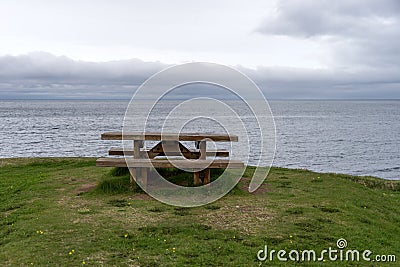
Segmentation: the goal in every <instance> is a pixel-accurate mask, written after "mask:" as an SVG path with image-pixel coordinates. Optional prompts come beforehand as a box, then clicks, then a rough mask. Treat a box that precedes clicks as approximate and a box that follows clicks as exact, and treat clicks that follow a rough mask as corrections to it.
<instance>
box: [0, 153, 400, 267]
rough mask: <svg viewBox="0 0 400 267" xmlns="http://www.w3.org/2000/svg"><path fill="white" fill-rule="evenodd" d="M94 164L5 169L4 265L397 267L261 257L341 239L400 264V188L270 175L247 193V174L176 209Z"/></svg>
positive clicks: (0, 194) (18, 164) (0, 179)
mask: <svg viewBox="0 0 400 267" xmlns="http://www.w3.org/2000/svg"><path fill="white" fill-rule="evenodd" d="M94 165H95V159H89V158H88V159H82V158H79V159H73V158H55V159H1V160H0V212H1V215H0V216H1V217H0V248H1V249H0V265H2V266H3V265H5V266H19V265H22V266H27V265H29V266H31V265H39V266H44V265H49V266H55V265H58V266H80V265H85V266H86V265H88V266H98V265H107V266H188V265H189V266H259V265H261V266H285V265H287V266H293V265H300V266H349V265H353V266H397V264H398V263H390V262H386V263H378V262H366V261H360V262H348V261H342V262H340V261H336V262H332V261H329V258H328V257H326V258H325V259H326V261H320V262H315V263H314V262H307V261H306V262H292V261H289V262H286V263H285V262H281V261H278V260H277V259H276V256H275V258H274V260H273V261H272V262H271V261H263V262H260V261H259V260H258V259H257V252H258V251H259V250H260V249H263V248H264V246H265V245H267V246H268V248H270V249H275V250H280V249H284V250H286V251H288V252H289V251H290V250H292V249H294V250H298V251H303V250H306V249H313V250H315V251H317V252H319V251H321V250H323V249H328V248H329V247H333V248H336V241H337V240H338V239H339V238H345V239H346V240H347V242H348V246H347V248H346V249H358V250H360V251H363V250H366V249H369V250H371V251H372V252H373V254H372V255H373V256H374V255H377V254H382V255H396V256H397V257H400V235H399V233H400V183H399V182H390V181H384V180H380V179H376V178H372V177H354V176H348V175H337V174H323V173H315V172H310V171H306V170H291V169H283V168H272V170H271V172H270V174H269V176H268V178H267V179H266V180H265V182H264V184H263V185H262V187H261V188H260V190H258V191H257V192H256V193H254V194H249V193H248V192H246V190H245V188H246V183H248V180H249V179H248V178H246V177H248V176H249V175H250V173H251V171H252V169H251V168H248V170H247V171H246V173H245V175H244V178H243V181H242V182H241V183H240V184H239V185H238V186H237V187H236V188H234V189H233V190H232V191H231V192H230V193H229V194H228V195H226V196H225V197H223V198H222V199H220V200H219V201H217V202H214V203H212V204H209V205H207V206H203V207H197V208H177V207H172V206H167V205H164V204H162V203H160V202H158V201H155V200H153V199H151V198H150V197H148V196H147V195H146V194H143V193H142V192H141V191H140V190H139V189H138V188H131V187H130V186H129V175H127V174H126V173H125V172H123V171H122V172H121V171H118V170H117V171H116V170H111V169H109V168H97V167H95V166H94ZM178 175H180V174H178ZM183 176H184V175H183ZM371 259H372V257H371ZM398 261H400V259H398Z"/></svg>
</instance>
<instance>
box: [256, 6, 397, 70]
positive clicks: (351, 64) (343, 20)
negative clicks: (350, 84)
mask: <svg viewBox="0 0 400 267" xmlns="http://www.w3.org/2000/svg"><path fill="white" fill-rule="evenodd" d="M257 31H258V32H260V33H262V34H266V35H276V36H289V37H293V38H307V39H315V41H318V42H322V44H323V45H324V46H325V47H329V48H330V50H331V51H332V58H333V64H334V65H335V66H337V67H340V68H353V69H356V68H382V67H388V68H390V67H396V68H399V62H400V1H397V0H339V1H328V0H305V1H279V2H278V7H277V10H276V13H275V15H274V16H270V17H268V18H266V19H265V20H264V22H263V23H262V24H261V25H260V27H259V28H258V29H257Z"/></svg>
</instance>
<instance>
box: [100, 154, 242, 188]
mask: <svg viewBox="0 0 400 267" xmlns="http://www.w3.org/2000/svg"><path fill="white" fill-rule="evenodd" d="M126 160H127V161H128V163H129V164H128V165H129V167H131V168H133V173H134V175H133V176H132V175H131V182H133V181H136V177H135V176H136V174H137V173H139V174H140V176H141V177H142V185H144V186H146V184H147V169H148V168H175V166H176V165H179V166H181V167H183V168H188V169H189V168H191V169H193V170H197V169H198V170H199V171H195V172H193V182H194V185H199V184H200V172H202V173H203V175H204V178H203V184H209V183H210V169H219V168H223V169H227V168H230V169H241V168H244V163H243V162H242V161H239V160H229V159H214V160H212V159H200V160H182V159H168V160H162V159H135V158H128V159H126ZM126 160H125V158H99V159H97V160H96V166H98V167H128V165H127V162H126ZM199 165H202V166H204V165H206V166H207V168H206V169H204V170H201V169H199Z"/></svg>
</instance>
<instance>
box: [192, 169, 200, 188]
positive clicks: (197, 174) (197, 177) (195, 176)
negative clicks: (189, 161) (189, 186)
mask: <svg viewBox="0 0 400 267" xmlns="http://www.w3.org/2000/svg"><path fill="white" fill-rule="evenodd" d="M193 183H194V185H195V186H198V185H200V172H199V171H198V170H194V172H193Z"/></svg>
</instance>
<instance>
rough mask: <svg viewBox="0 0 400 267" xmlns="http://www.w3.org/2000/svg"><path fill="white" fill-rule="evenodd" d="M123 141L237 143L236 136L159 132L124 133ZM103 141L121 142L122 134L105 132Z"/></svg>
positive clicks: (102, 135)
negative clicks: (207, 140) (210, 141)
mask: <svg viewBox="0 0 400 267" xmlns="http://www.w3.org/2000/svg"><path fill="white" fill-rule="evenodd" d="M123 137H124V138H123V139H124V140H151V141H160V140H161V139H162V140H164V141H201V140H203V139H206V138H208V139H211V140H213V141H218V142H237V141H238V136H237V135H228V134H214V133H179V134H178V133H163V134H162V133H161V132H145V133H143V132H124V136H123ZM101 139H103V140H122V132H106V133H103V134H101Z"/></svg>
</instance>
